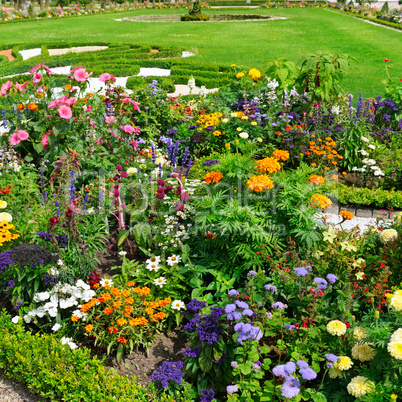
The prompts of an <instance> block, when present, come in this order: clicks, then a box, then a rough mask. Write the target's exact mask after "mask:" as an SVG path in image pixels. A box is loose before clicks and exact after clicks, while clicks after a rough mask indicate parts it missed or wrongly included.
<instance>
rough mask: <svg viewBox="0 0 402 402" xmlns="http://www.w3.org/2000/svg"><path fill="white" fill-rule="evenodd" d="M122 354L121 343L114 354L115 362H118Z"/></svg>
mask: <svg viewBox="0 0 402 402" xmlns="http://www.w3.org/2000/svg"><path fill="white" fill-rule="evenodd" d="M122 356H123V345H122V344H120V345H119V347H118V348H117V355H116V359H117V363H119V364H120V362H121V358H122Z"/></svg>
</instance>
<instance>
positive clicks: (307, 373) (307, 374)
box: [300, 367, 317, 380]
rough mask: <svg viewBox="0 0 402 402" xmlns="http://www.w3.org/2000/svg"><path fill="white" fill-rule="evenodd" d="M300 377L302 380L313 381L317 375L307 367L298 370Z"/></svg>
mask: <svg viewBox="0 0 402 402" xmlns="http://www.w3.org/2000/svg"><path fill="white" fill-rule="evenodd" d="M300 375H301V376H302V378H303V380H315V379H316V378H317V373H316V372H315V371H314V370H313V369H311V368H309V367H307V368H303V369H300Z"/></svg>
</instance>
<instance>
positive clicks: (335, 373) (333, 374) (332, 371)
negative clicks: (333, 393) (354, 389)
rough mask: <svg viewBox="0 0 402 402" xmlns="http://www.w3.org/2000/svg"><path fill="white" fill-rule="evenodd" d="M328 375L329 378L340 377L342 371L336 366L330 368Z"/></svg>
mask: <svg viewBox="0 0 402 402" xmlns="http://www.w3.org/2000/svg"><path fill="white" fill-rule="evenodd" d="M328 374H329V377H330V378H338V377H342V371H341V370H339V369H337V368H332V369H330V370H329V371H328Z"/></svg>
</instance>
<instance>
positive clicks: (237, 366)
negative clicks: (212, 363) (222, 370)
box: [230, 361, 239, 369]
mask: <svg viewBox="0 0 402 402" xmlns="http://www.w3.org/2000/svg"><path fill="white" fill-rule="evenodd" d="M230 365H231V366H232V368H234V369H237V368H239V365H238V364H237V362H236V361H233V362H231V363H230Z"/></svg>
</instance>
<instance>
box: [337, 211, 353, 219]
mask: <svg viewBox="0 0 402 402" xmlns="http://www.w3.org/2000/svg"><path fill="white" fill-rule="evenodd" d="M339 215H340V216H341V217H342V218H343V219H344V220H345V221H350V220H352V219H353V213H352V212H349V211H346V210H345V211H341V212H340V213H339Z"/></svg>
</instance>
